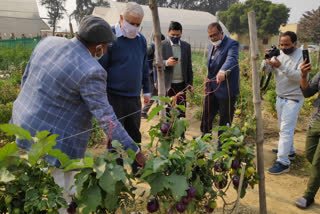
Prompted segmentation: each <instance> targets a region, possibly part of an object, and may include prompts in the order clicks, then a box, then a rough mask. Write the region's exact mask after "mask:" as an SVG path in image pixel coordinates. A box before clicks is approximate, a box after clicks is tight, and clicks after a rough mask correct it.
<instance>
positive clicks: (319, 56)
mask: <svg viewBox="0 0 320 214" xmlns="http://www.w3.org/2000/svg"><path fill="white" fill-rule="evenodd" d="M319 47H320V43H319ZM319 62H320V48H319V51H318V56H317V64H316V69H317V70H318V68H319Z"/></svg>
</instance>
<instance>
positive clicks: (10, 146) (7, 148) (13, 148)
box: [0, 143, 18, 161]
mask: <svg viewBox="0 0 320 214" xmlns="http://www.w3.org/2000/svg"><path fill="white" fill-rule="evenodd" d="M17 151H18V146H17V143H7V144H6V145H4V147H2V148H1V149H0V161H2V160H3V159H5V158H6V157H8V156H9V155H12V154H14V153H15V152H17Z"/></svg>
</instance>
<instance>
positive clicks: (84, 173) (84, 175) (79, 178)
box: [75, 168, 92, 196]
mask: <svg viewBox="0 0 320 214" xmlns="http://www.w3.org/2000/svg"><path fill="white" fill-rule="evenodd" d="M91 173H92V169H90V168H87V169H82V170H81V171H80V172H79V173H78V174H76V175H75V184H76V196H80V195H81V194H82V193H81V192H82V190H83V188H84V186H83V184H84V183H85V182H86V181H87V180H88V178H89V176H90V174H91Z"/></svg>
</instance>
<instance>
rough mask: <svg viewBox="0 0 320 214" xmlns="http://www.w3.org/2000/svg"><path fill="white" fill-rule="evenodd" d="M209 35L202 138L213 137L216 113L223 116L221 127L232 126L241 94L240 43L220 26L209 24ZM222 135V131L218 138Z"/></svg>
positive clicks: (221, 117) (220, 122)
mask: <svg viewBox="0 0 320 214" xmlns="http://www.w3.org/2000/svg"><path fill="white" fill-rule="evenodd" d="M208 35H209V39H210V41H211V44H210V46H209V51H208V76H207V78H208V80H207V82H206V92H205V93H206V96H205V100H204V104H203V112H202V120H201V127H200V129H201V132H202V133H203V135H204V134H206V133H211V129H212V122H213V119H214V117H215V116H216V114H217V113H219V116H220V121H219V125H220V126H225V125H227V124H229V125H231V123H232V119H233V114H234V109H235V102H236V96H237V95H238V94H239V66H238V56H239V43H238V42H237V41H235V40H233V39H231V38H229V37H227V36H226V35H225V34H224V33H223V31H222V28H221V26H220V24H218V23H211V24H209V26H208ZM222 132H223V131H219V132H218V135H220V134H222ZM219 144H220V142H219Z"/></svg>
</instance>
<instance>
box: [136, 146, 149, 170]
mask: <svg viewBox="0 0 320 214" xmlns="http://www.w3.org/2000/svg"><path fill="white" fill-rule="evenodd" d="M136 161H137V162H138V163H139V164H140V165H141V166H142V167H144V165H145V164H146V161H147V158H146V156H144V154H143V153H142V152H141V150H140V152H139V153H138V154H136Z"/></svg>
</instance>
